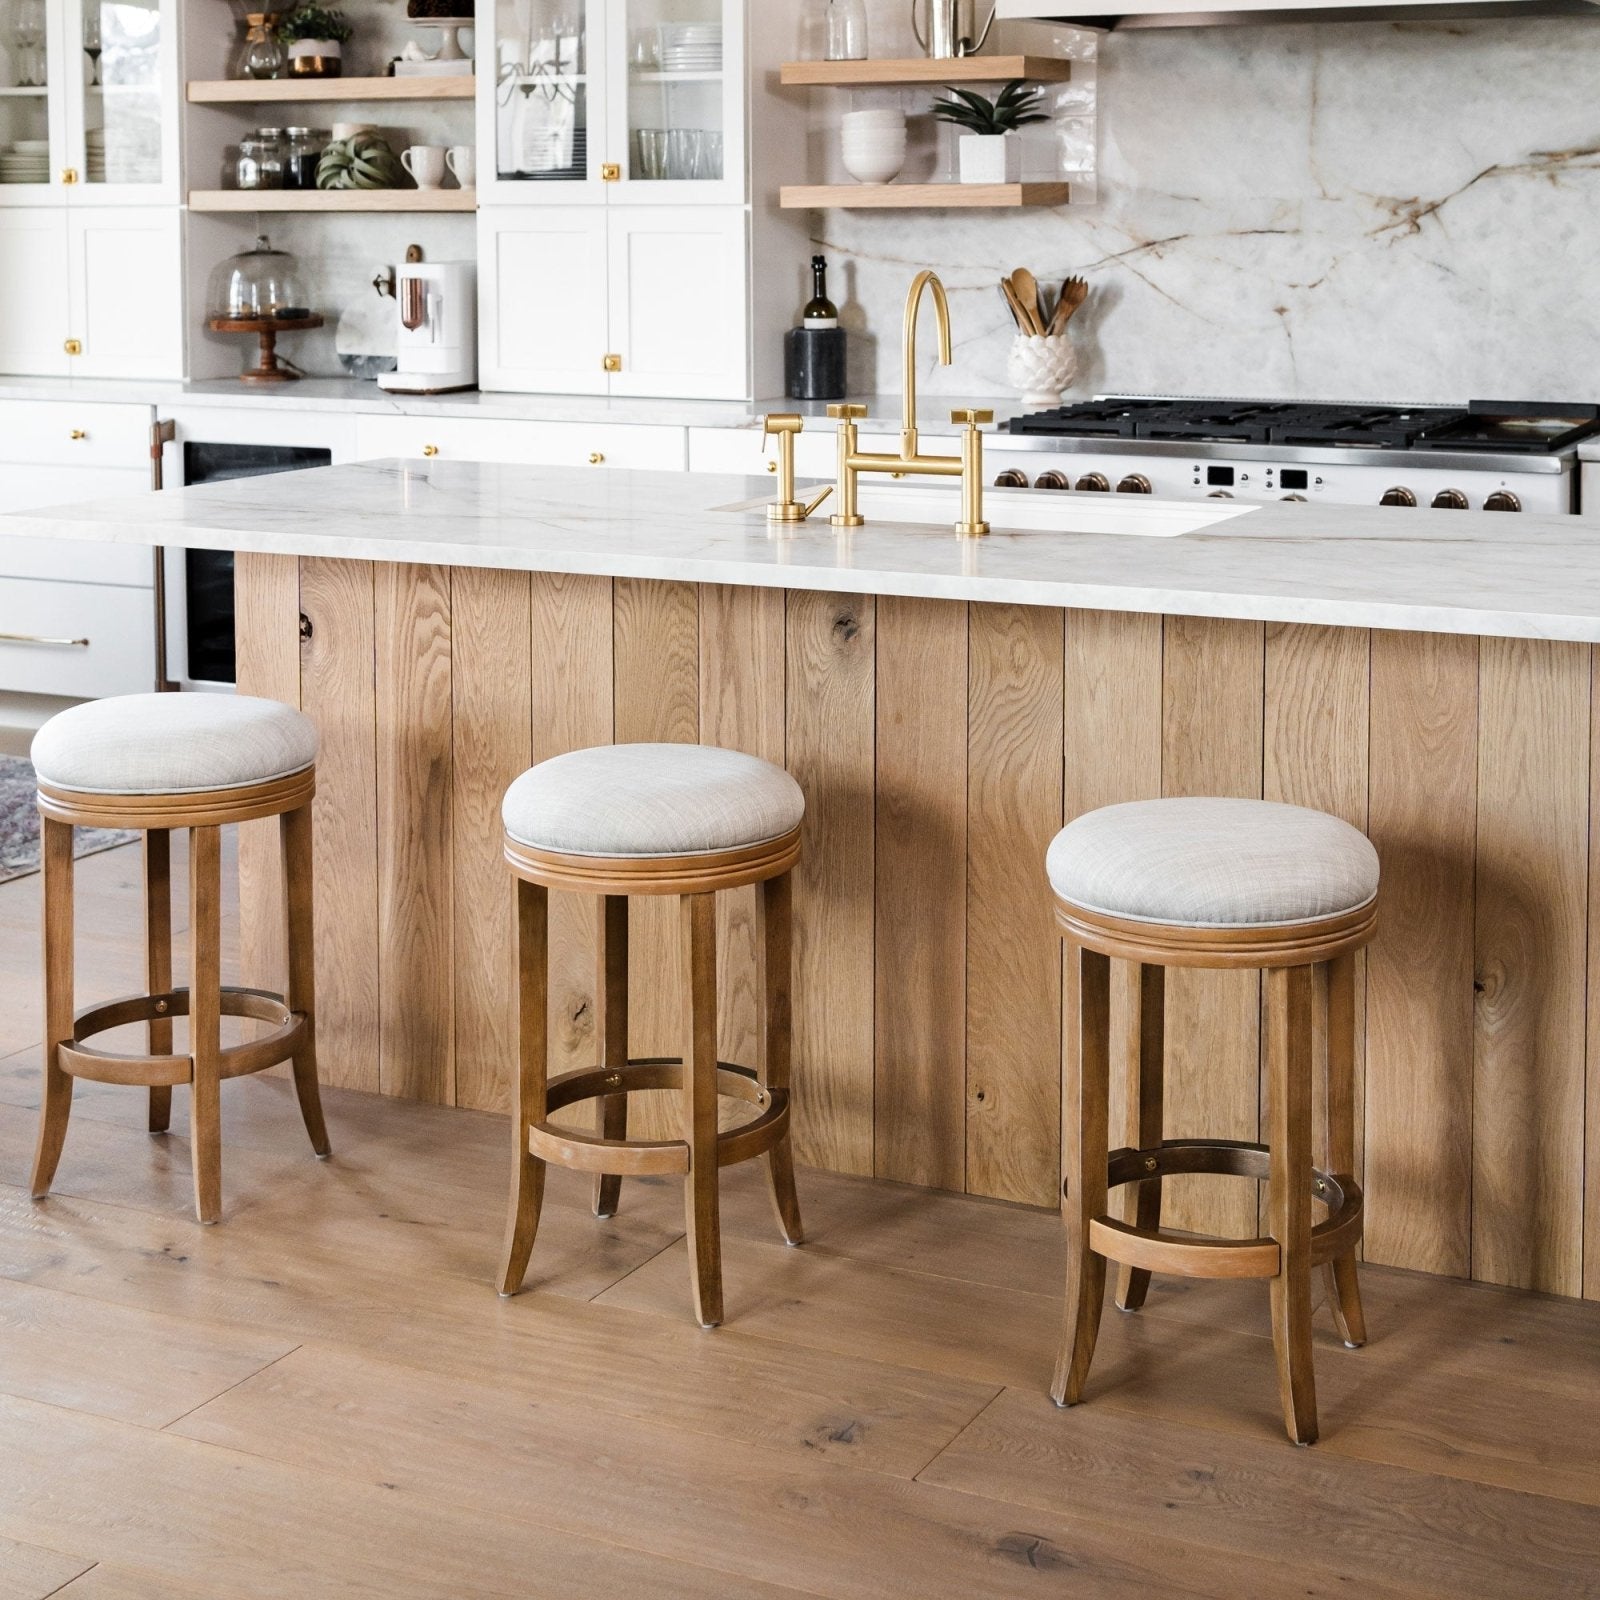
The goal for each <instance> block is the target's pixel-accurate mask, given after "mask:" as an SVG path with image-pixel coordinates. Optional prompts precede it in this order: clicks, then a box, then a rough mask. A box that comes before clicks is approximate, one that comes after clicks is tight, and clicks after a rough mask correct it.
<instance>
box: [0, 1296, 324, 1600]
mask: <svg viewBox="0 0 1600 1600" xmlns="http://www.w3.org/2000/svg"><path fill="white" fill-rule="evenodd" d="M296 1342H297V1341H295V1340H293V1339H285V1338H283V1337H281V1336H274V1335H271V1334H265V1333H257V1332H253V1331H242V1330H240V1329H237V1328H233V1327H230V1326H227V1325H225V1324H219V1323H202V1322H195V1321H193V1320H191V1319H188V1318H183V1317H171V1316H165V1315H162V1314H161V1313H158V1312H151V1311H136V1310H130V1309H129V1308H127V1307H124V1306H118V1305H112V1304H108V1303H106V1302H104V1301H97V1300H89V1299H85V1298H84V1297H83V1296H81V1295H74V1294H63V1293H61V1292H59V1291H57V1290H54V1289H44V1288H39V1287H37V1286H33V1285H29V1284H21V1283H15V1282H11V1281H9V1280H3V1279H0V1344H3V1346H4V1348H5V1361H4V1362H3V1363H0V1392H3V1393H5V1394H10V1395H16V1396H18V1397H19V1398H21V1399H25V1400H42V1401H45V1402H47V1403H49V1404H50V1405H57V1406H66V1407H69V1408H70V1409H72V1410H74V1411H89V1412H93V1413H94V1414H95V1415H97V1416H102V1417H113V1418H115V1419H117V1420H119V1421H122V1422H135V1423H138V1424H140V1425H141V1426H143V1427H147V1428H162V1427H165V1426H166V1425H167V1424H168V1423H169V1422H175V1421H176V1420H177V1419H178V1418H179V1417H181V1416H182V1415H183V1414H184V1413H185V1412H186V1411H192V1410H193V1409H194V1408H195V1407H196V1406H197V1405H200V1404H202V1403H203V1402H205V1401H206V1400H210V1399H212V1398H214V1397H215V1396H216V1395H219V1394H221V1393H222V1391H223V1390H224V1389H227V1388H231V1387H232V1386H233V1385H234V1384H236V1383H238V1382H240V1380H241V1379H244V1378H247V1377H249V1376H250V1374H251V1373H252V1372H258V1371H260V1369H261V1368H262V1367H264V1366H267V1365H268V1364H269V1363H271V1362H273V1361H276V1360H277V1359H278V1358H279V1357H280V1356H284V1355H287V1354H288V1353H289V1351H290V1350H292V1349H293V1348H294V1347H295V1343H296ZM110 1351H114V1352H115V1356H114V1358H112V1359H110V1360H108V1359H107V1352H110ZM3 1592H4V1591H3V1587H0V1593H3Z"/></svg>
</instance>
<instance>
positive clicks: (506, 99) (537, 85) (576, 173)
mask: <svg viewBox="0 0 1600 1600" xmlns="http://www.w3.org/2000/svg"><path fill="white" fill-rule="evenodd" d="M589 66H590V62H589V37H588V17H587V7H586V5H585V0H496V5H495V72H496V79H495V171H496V174H497V175H498V176H499V177H500V178H502V179H507V180H510V181H519V180H526V181H527V182H530V183H539V182H543V183H551V182H554V183H582V182H584V181H585V180H586V179H587V178H588V176H589V80H588V72H589Z"/></svg>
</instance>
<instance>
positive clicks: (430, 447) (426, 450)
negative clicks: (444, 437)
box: [422, 444, 439, 457]
mask: <svg viewBox="0 0 1600 1600" xmlns="http://www.w3.org/2000/svg"><path fill="white" fill-rule="evenodd" d="M422 453H423V455H425V456H430V457H431V456H436V455H438V453H439V447H438V445H436V444H425V445H423V447H422Z"/></svg>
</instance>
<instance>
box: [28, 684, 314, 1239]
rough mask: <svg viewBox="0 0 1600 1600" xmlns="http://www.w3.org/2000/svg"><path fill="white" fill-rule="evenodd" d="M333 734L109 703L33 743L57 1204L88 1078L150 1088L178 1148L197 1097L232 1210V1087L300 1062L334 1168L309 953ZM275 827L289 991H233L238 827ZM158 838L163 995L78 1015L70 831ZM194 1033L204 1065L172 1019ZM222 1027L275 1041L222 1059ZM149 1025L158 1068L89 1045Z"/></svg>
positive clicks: (47, 1175)
mask: <svg viewBox="0 0 1600 1600" xmlns="http://www.w3.org/2000/svg"><path fill="white" fill-rule="evenodd" d="M316 756H317V733H316V729H315V728H314V727H312V725H311V723H310V722H309V721H308V720H307V719H306V718H305V717H303V716H301V715H300V713H299V712H298V711H294V710H291V709H290V708H289V707H288V706H285V705H280V704H279V703H278V702H277V701H275V700H257V699H252V698H250V697H248V696H245V695H211V694H135V695H124V696H122V697H120V698H117V699H112V700H95V701H90V702H89V703H87V704H85V705H81V706H74V707H73V708H72V709H71V710H70V711H63V712H62V713H61V714H60V715H59V716H57V717H53V718H51V720H50V721H49V722H47V723H46V724H45V725H44V727H43V728H41V729H40V730H39V733H38V735H37V736H36V737H35V739H34V741H33V764H34V768H35V770H36V772H37V774H38V780H39V816H40V823H41V827H42V830H43V835H44V837H43V852H44V964H45V1046H44V1100H43V1103H42V1105H41V1106H40V1111H39V1142H38V1148H37V1151H36V1154H35V1156H34V1163H33V1195H34V1198H35V1199H39V1198H41V1197H42V1196H44V1195H45V1194H47V1193H48V1192H49V1189H50V1180H51V1179H52V1178H53V1177H54V1176H55V1171H56V1164H57V1162H58V1161H59V1160H60V1159H61V1146H62V1142H63V1140H64V1139H65V1138H66V1133H67V1118H68V1115H69V1114H70V1113H71V1110H72V1080H73V1079H74V1078H92V1079H94V1080H95V1081H97V1082H100V1083H123V1084H140V1085H147V1086H148V1087H149V1090H150V1131H151V1132H152V1133H164V1132H166V1130H167V1126H168V1123H169V1121H170V1119H171V1114H172V1085H173V1084H175V1083H187V1084H188V1085H189V1086H190V1109H189V1122H190V1131H191V1136H192V1139H193V1144H194V1152H193V1159H194V1197H195V1212H196V1214H197V1215H198V1216H199V1218H200V1220H201V1221H202V1222H215V1221H216V1220H217V1218H218V1217H219V1216H220V1215H221V1212H222V1128H221V1105H220V1093H219V1091H220V1085H221V1082H222V1080H223V1079H224V1078H237V1077H241V1076H243V1075H244V1074H245V1073H247V1072H260V1071H261V1070H262V1069H263V1068H265V1067H271V1066H275V1065H276V1064H277V1063H278V1062H280V1061H290V1060H292V1061H293V1063H294V1084H295V1091H296V1093H297V1094H298V1095H299V1098H300V1111H301V1114H302V1116H304V1118H305V1124H306V1131H307V1132H308V1133H309V1134H310V1135H311V1145H312V1148H313V1149H314V1150H315V1151H316V1153H317V1154H318V1155H319V1156H325V1155H327V1153H328V1133H327V1129H326V1128H325V1127H324V1125H323V1121H322V1104H321V1099H320V1097H319V1095H318V1092H317V1052H316V1030H315V1023H314V1020H313V1014H314V1011H313V977H312V945H311V797H312V794H313V793H314V792H315V790H316V768H315V765H314V763H315V761H316ZM258 817H277V818H279V819H280V822H279V826H280V828H281V830H282V836H283V876H284V888H285V901H286V906H287V925H288V943H289V975H288V993H287V994H285V995H281V996H280V995H276V994H269V993H268V992H267V991H266V990H264V989H238V988H229V987H225V986H224V985H223V983H222V971H221V969H222V930H221V925H220V914H221V902H222V858H221V834H220V832H219V830H220V828H221V827H222V825H223V824H224V823H230V822H250V821H254V820H255V819H256V818H258ZM75 827H90V828H136V829H138V830H140V831H141V832H142V833H143V834H144V871H145V970H146V975H147V988H148V991H149V992H148V993H146V994H142V995H135V996H133V997H131V998H129V999H125V1000H116V1001H113V1002H112V1003H111V1004H109V1005H101V1006H94V1007H91V1008H90V1009H89V1010H87V1011H82V1012H79V1013H77V1015H76V1016H74V1014H73V895H72V867H73V862H72V830H73V829H74V828H75ZM174 828H187V829H188V830H189V950H190V975H189V987H188V988H187V989H174V988H173V987H172V898H171V879H170V863H171V848H170V847H171V838H170V835H171V830H172V829H174ZM185 1016H186V1017H188V1019H189V1054H188V1055H174V1054H173V1053H172V1019H173V1018H174V1017H185ZM223 1017H248V1018H250V1019H252V1020H253V1021H256V1022H264V1023H267V1024H268V1025H269V1026H270V1028H271V1032H269V1033H266V1034H264V1035H262V1036H261V1037H260V1038H257V1039H252V1040H249V1041H247V1042H246V1043H243V1044H234V1045H224V1044H223V1043H222V1037H221V1022H222V1018H223ZM129 1022H143V1023H146V1024H148V1048H149V1054H148V1055H118V1054H114V1053H112V1052H111V1051H108V1050H102V1049H97V1048H95V1047H94V1046H92V1045H91V1044H89V1042H88V1041H89V1040H90V1039H91V1038H93V1037H94V1035H96V1034H98V1033H103V1032H104V1031H105V1030H106V1029H108V1028H116V1027H120V1026H121V1025H123V1024H125V1023H129Z"/></svg>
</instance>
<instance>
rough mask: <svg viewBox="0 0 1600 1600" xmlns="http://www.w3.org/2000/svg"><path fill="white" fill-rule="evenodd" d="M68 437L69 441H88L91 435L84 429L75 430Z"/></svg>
mask: <svg viewBox="0 0 1600 1600" xmlns="http://www.w3.org/2000/svg"><path fill="white" fill-rule="evenodd" d="M67 437H68V438H69V439H87V438H88V437H89V435H88V434H87V433H85V432H84V430H83V429H82V428H74V429H73V430H72V431H71V433H69V434H68V435H67Z"/></svg>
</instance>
